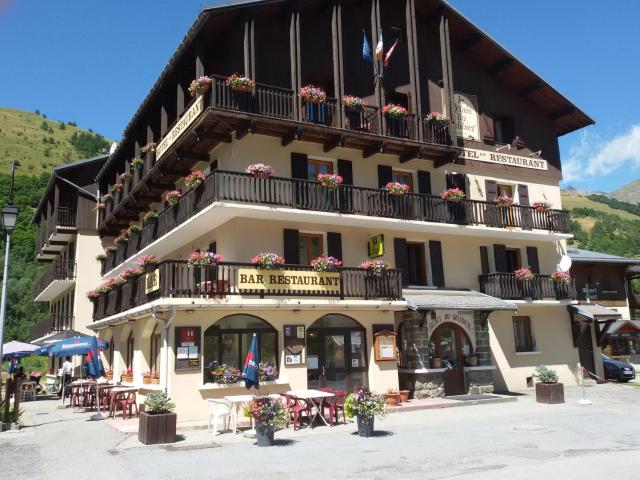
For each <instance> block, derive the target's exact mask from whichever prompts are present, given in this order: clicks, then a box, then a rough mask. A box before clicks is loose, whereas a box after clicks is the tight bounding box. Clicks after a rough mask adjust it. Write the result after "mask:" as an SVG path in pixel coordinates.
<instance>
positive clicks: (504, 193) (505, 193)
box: [497, 183, 513, 198]
mask: <svg viewBox="0 0 640 480" xmlns="http://www.w3.org/2000/svg"><path fill="white" fill-rule="evenodd" d="M497 187H498V196H500V197H511V198H513V186H511V185H504V184H500V183H499V184H498V185H497Z"/></svg>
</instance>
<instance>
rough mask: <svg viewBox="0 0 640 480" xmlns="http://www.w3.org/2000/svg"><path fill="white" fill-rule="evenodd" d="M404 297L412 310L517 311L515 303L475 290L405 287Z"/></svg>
mask: <svg viewBox="0 0 640 480" xmlns="http://www.w3.org/2000/svg"><path fill="white" fill-rule="evenodd" d="M402 297H403V298H404V299H405V301H406V302H407V307H408V308H409V309H410V310H473V311H476V310H477V311H485V312H493V311H497V310H508V311H515V310H517V309H518V307H517V305H516V304H515V303H510V302H505V301H504V300H500V299H499V298H495V297H491V296H489V295H485V294H484V293H480V292H476V291H474V290H436V289H413V288H409V289H403V290H402Z"/></svg>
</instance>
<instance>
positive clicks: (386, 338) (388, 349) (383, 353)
mask: <svg viewBox="0 0 640 480" xmlns="http://www.w3.org/2000/svg"><path fill="white" fill-rule="evenodd" d="M374 350H375V358H376V361H377V362H384V361H395V360H396V357H397V347H396V334H395V333H394V332H391V331H381V332H378V333H376V334H375V335H374Z"/></svg>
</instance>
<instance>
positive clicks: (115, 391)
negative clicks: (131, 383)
mask: <svg viewBox="0 0 640 480" xmlns="http://www.w3.org/2000/svg"><path fill="white" fill-rule="evenodd" d="M127 393H138V388H135V387H113V388H112V389H111V391H110V392H109V395H110V397H109V416H111V417H113V418H115V417H116V410H115V402H116V399H117V397H118V395H122V394H127Z"/></svg>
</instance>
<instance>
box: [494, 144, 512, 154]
mask: <svg viewBox="0 0 640 480" xmlns="http://www.w3.org/2000/svg"><path fill="white" fill-rule="evenodd" d="M505 148H506V149H507V150H511V144H510V143H507V144H506V145H502V146H501V147H497V148H496V152H499V151H500V150H504V149H505Z"/></svg>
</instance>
